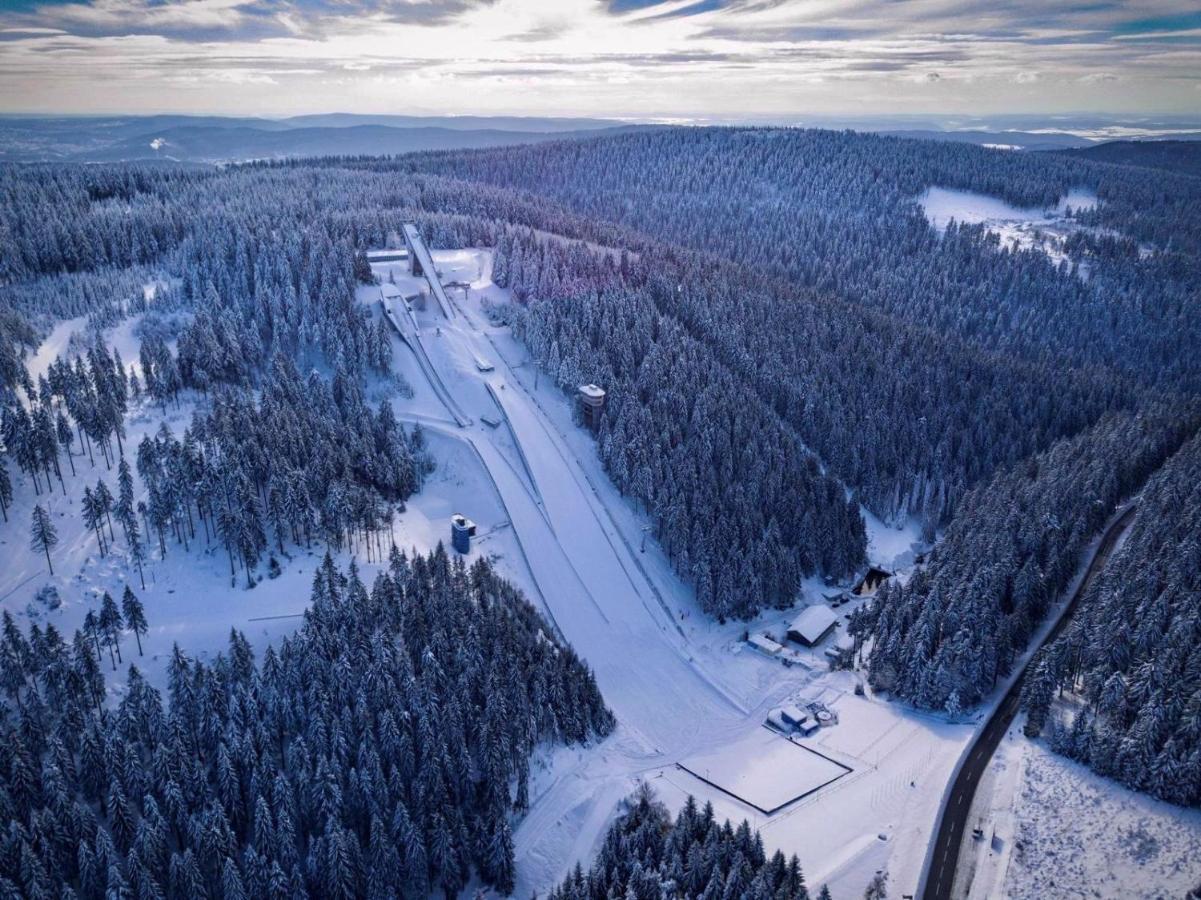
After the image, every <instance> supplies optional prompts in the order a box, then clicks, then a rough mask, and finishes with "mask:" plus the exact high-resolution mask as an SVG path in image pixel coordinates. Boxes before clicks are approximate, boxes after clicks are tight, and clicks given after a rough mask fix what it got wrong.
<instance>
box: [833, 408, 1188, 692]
mask: <svg viewBox="0 0 1201 900" xmlns="http://www.w3.org/2000/svg"><path fill="white" fill-rule="evenodd" d="M1199 422H1201V418H1199V414H1198V411H1197V410H1196V408H1195V407H1190V408H1188V410H1187V411H1186V410H1185V409H1184V408H1182V407H1179V406H1174V405H1172V406H1169V405H1156V406H1153V407H1151V408H1150V409H1149V410H1148V411H1146V412H1144V413H1142V414H1140V415H1138V416H1132V415H1128V414H1120V415H1115V416H1111V417H1107V418H1105V419H1103V420H1102V421H1101V422H1100V423H1099V424H1098V425H1096V426H1095V427H1093V428H1092V429H1090V430H1089V431H1087V432H1085V433H1083V434H1081V435H1079V436H1077V437H1074V438H1070V439H1068V440H1064V441H1061V442H1059V443H1057V444H1055V445H1054V446H1052V447H1051V448H1050V449H1049V450H1047V451H1046V452H1044V453H1040V454H1038V455H1037V456H1034V457H1032V458H1031V459H1029V460H1026V461H1025V462H1023V463H1019V464H1018V465H1016V466H1014V467H1012V468H1010V469H1006V470H1004V471H1002V472H1001V473H999V474H998V475H997V477H996V478H994V479H993V480H992V481H991V482H989V483H988V484H987V485H984V486H982V487H980V488H978V489H977V490H976V491H974V492H973V493H972V494H970V495H969V496H968V497H967V498H966V499H965V500H964V504H963V506H964V509H963V512H961V513H960V515H958V516H957V517H956V518H955V520H954V521H953V522H952V523H951V525H950V527H949V528H948V529H947V533H946V536H945V538H944V539H943V541H942V542H941V543H940V544H939V546H938V547H937V548H936V549H935V551H934V553H933V554H932V557H931V559H930V562H929V564H928V565H927V566H925V567H923V568H922V569H920V570H919V571H918V572H917V573H916V574H915V575H914V576H913V578H912V579H911V580H910V581H909V583H908V584H906V585H903V586H902V585H899V584H898V585H892V584H889V585H886V586H885V587H884V588H883V590H882V592H881V596H880V597H879V598H878V600H877V602H876V603H875V604H874V605H873V607H872V609H871V611H870V612H869V613H867V614H865V615H864V616H863V617H862V620H861V621H860V622H858V623H856V624H857V630H859V631H860V632H861V633H862V634H868V635H870V636H871V638H872V640H873V643H874V646H873V649H872V652H871V656H870V663H869V668H868V671H869V673H870V676H871V679H872V682H873V683H874V684H875V685H876V686H877V687H880V688H883V689H887V690H889V691H892V692H893V693H895V694H896V695H898V696H900V697H904V698H906V699H908V700H911V701H912V702H913V703H915V704H917V705H918V706H921V707H925V708H927V709H939V708H945V709H947V710H948V711H950V712H952V713H953V714H958V713H959V712H961V711H962V710H963V709H965V708H967V707H969V706H973V705H975V704H976V703H978V702H979V701H980V700H981V699H982V698H983V697H984V696H985V695H986V694H987V693H989V691H991V690H992V688H993V687H994V686H995V685H996V683H997V681H998V679H1000V678H1003V677H1004V676H1006V675H1008V674H1009V672H1010V671H1011V667H1012V665H1013V662H1014V660H1015V659H1016V658H1017V657H1018V656H1020V655H1021V653H1022V651H1023V650H1024V649H1025V648H1026V646H1027V645H1028V644H1029V641H1030V638H1031V636H1032V635H1033V633H1034V632H1035V630H1036V629H1037V626H1038V625H1039V623H1041V622H1042V621H1043V618H1044V616H1045V615H1046V613H1047V609H1048V607H1049V605H1050V604H1051V603H1053V602H1054V601H1056V600H1057V599H1058V598H1059V597H1060V595H1061V593H1062V592H1063V590H1064V589H1065V588H1066V587H1067V586H1068V582H1069V581H1070V580H1071V578H1072V576H1073V575H1074V574H1075V572H1076V569H1077V567H1078V565H1079V560H1080V554H1081V552H1082V550H1083V549H1084V547H1085V545H1086V544H1088V542H1089V541H1090V540H1092V538H1093V537H1094V536H1095V535H1097V534H1098V533H1100V531H1101V529H1102V527H1103V526H1104V524H1105V522H1106V520H1107V519H1108V518H1109V517H1110V516H1111V515H1112V513H1113V511H1114V509H1115V507H1116V506H1117V504H1118V503H1119V502H1120V501H1121V500H1122V499H1123V498H1127V497H1130V496H1131V495H1132V494H1134V493H1135V492H1137V491H1138V490H1139V488H1141V487H1142V485H1143V484H1144V483H1145V481H1146V480H1147V478H1148V476H1149V475H1151V473H1153V472H1154V471H1155V470H1156V469H1158V468H1159V467H1160V466H1162V465H1163V464H1164V461H1165V460H1166V459H1167V458H1168V457H1169V456H1171V455H1172V454H1173V453H1174V452H1175V451H1176V450H1177V449H1178V448H1179V447H1180V445H1181V444H1182V443H1184V442H1185V441H1186V440H1188V438H1189V437H1190V436H1191V435H1193V434H1195V433H1196V430H1197V426H1198V423H1199Z"/></svg>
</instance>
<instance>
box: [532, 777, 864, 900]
mask: <svg viewBox="0 0 1201 900" xmlns="http://www.w3.org/2000/svg"><path fill="white" fill-rule="evenodd" d="M665 895H667V896H680V897H705V898H710V897H730V898H733V897H739V898H746V900H772V898H774V900H809V898H810V897H815V898H816V900H830V892H829V891H828V890H827V889H826V887H825V886H824V885H823V886H822V887H821V888H820V889H818V890H816V892H813V893H811V892H810V890H809V887H808V885H806V884H805V875H804V872H803V871H802V870H801V864H800V861H799V860H798V859H797V858H796V856H793V857H791V858H789V859H785V858H784V854H783V853H781V852H780V851H778V850H777V851H776V852H775V853H774V854H772V855H770V856H768V854H767V853H766V852H765V851H764V849H763V840H762V838H760V837H759V835H758V834H756V833H755V832H754V831H752V830H751V827H750V826H749V825H748V824H747V822H746V821H745V820H743V822H742V823H741V824H740V825H738V826H737V827H735V826H733V825H731V823H730V821H729V820H728V819H727V820H726V821H725V822H718V821H717V819H716V818H715V816H714V814H713V807H712V806H710V805H709V804H706V805H705V806H704V807H700V806H698V805H697V803H696V800H695V799H694V798H693V797H689V798H688V800H687V802H686V803H685V804H684V807H683V808H682V809H681V810H680V813H679V815H678V816H676V817H675V819H674V820H673V819H672V817H671V814H670V813H669V812H668V810H667V808H666V807H665V806H664V805H663V804H662V803H660V802H659V801H658V800H656V799H655V796H654V794H653V792H652V791H651V790H650V789H649V788H646V787H643V788H642V789H640V790H639V792H638V793H637V795H636V796H634V797H631V798H630V799H629V800H628V801H626V809H625V811H624V813H623V814H622V815H621V817H620V818H618V820H617V821H616V822H614V823H613V824H612V825H611V826H610V828H609V832H608V834H606V835H605V841H604V844H603V845H602V846H601V848H600V851H599V853H598V854H597V857H596V861H595V862H594V863H593V865H592V867H591V868H590V869H589V870H588V871H587V872H585V871H584V870H583V868H582V867H581V866H577V867H576V869H575V871H574V872H572V874H571V875H569V876H568V877H567V878H566V879H565V880H564V882H563V883H562V884H561V885H559V886H558V887H557V888H555V889H554V890H553V891H551V892H550V894H549V895H548V900H593V898H597V897H628V898H636V900H656V898H659V897H663V896H665ZM870 896H873V895H869V897H870Z"/></svg>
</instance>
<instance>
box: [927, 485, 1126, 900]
mask: <svg viewBox="0 0 1201 900" xmlns="http://www.w3.org/2000/svg"><path fill="white" fill-rule="evenodd" d="M1136 508H1137V507H1136V506H1134V505H1133V504H1132V505H1131V506H1130V507H1129V508H1128V509H1127V510H1126V511H1125V512H1123V513H1122V514H1121V515H1120V516H1118V518H1117V519H1115V520H1114V522H1113V523H1112V524H1111V525H1110V526H1109V530H1108V531H1106V532H1105V536H1104V537H1103V538H1102V539H1101V543H1100V544H1099V545H1098V547H1097V551H1096V553H1094V554H1093V558H1092V561H1091V562H1090V563H1089V566H1088V572H1087V573H1086V574H1085V576H1084V578H1083V579H1081V581H1080V584H1079V586H1078V587H1077V588H1076V591H1075V593H1074V594H1072V596H1071V599H1070V600H1069V601H1068V606H1067V609H1065V610H1064V613H1063V615H1062V616H1061V617H1060V619H1059V621H1058V622H1056V623H1055V627H1054V628H1052V629H1051V631H1050V632H1049V633H1048V634H1047V637H1046V638H1045V639H1044V640H1043V644H1042V645H1043V646H1045V645H1046V644H1049V643H1050V642H1051V641H1053V640H1055V638H1057V637H1059V635H1060V633H1062V631H1063V629H1064V628H1065V627H1066V626H1067V624H1068V622H1069V621H1070V620H1071V618H1072V614H1073V613H1074V612H1075V611H1076V604H1077V603H1078V602H1079V600H1080V598H1081V597H1082V596H1083V595H1084V592H1085V590H1086V589H1087V588H1088V586H1089V584H1090V583H1091V582H1092V580H1093V577H1094V576H1095V575H1096V574H1097V573H1098V572H1099V571H1101V569H1102V568H1104V566H1105V561H1106V560H1107V559H1108V558H1109V554H1110V553H1112V552H1113V548H1114V546H1115V545H1116V544H1117V541H1118V538H1119V537H1121V535H1122V532H1123V531H1125V530H1126V527H1127V526H1128V525H1129V524H1130V520H1131V519H1132V518H1133V516H1134V511H1135V509H1136ZM1031 658H1033V654H1032V656H1031ZM1025 680H1026V672H1025V670H1023V671H1022V673H1021V674H1020V675H1019V676H1018V678H1017V680H1016V681H1014V683H1013V686H1012V687H1011V688H1010V689H1009V691H1008V692H1007V693H1006V694H1005V699H1004V700H1002V701H1001V703H1000V705H999V706H998V707H997V709H996V710H995V711H994V712H993V714H992V717H991V718H990V719H989V720H988V724H987V725H985V726H984V731H983V732H981V734H980V737H979V739H978V740H977V741H976V743H975V745H974V746H973V747H972V752H971V754H970V755H969V756H968V758H967V761H966V762H965V763H964V764H963V768H962V769H960V770H959V775H958V776H956V778H955V784H954V786H953V787H952V788H951V793H950V794H949V795H948V797H947V802H946V806H944V807H943V811H942V817H941V819H940V820H939V823H938V837H937V838H936V841H935V844H934V853H933V855H932V856H931V858H930V875H929V877H928V878H927V879H926V890H925V893H924V894H922V900H950V898H951V890H952V888H953V887H954V886H955V867H956V865H957V863H958V862H959V849H960V846H961V845H962V843H963V836H964V833H965V832H966V830H967V821H968V813H969V811H970V810H971V808H972V798H973V797H974V796H975V795H976V786H977V785H978V784H979V783H980V776H981V775H983V774H984V770H985V769H986V768H988V763H989V760H991V759H992V755H993V753H995V752H996V749H997V747H998V746H999V745H1000V743H1001V738H1003V737H1004V736H1005V732H1006V731H1007V730H1008V729H1009V726H1010V725H1011V724H1013V720H1014V717H1015V716H1016V715H1017V713H1018V707H1019V706H1020V702H1021V694H1022V684H1023V683H1024V682H1025Z"/></svg>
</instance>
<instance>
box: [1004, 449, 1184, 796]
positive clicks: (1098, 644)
mask: <svg viewBox="0 0 1201 900" xmlns="http://www.w3.org/2000/svg"><path fill="white" fill-rule="evenodd" d="M1199 598H1201V439H1194V440H1193V441H1191V442H1189V443H1188V444H1186V445H1185V446H1184V447H1183V448H1182V449H1181V450H1180V452H1179V453H1177V454H1176V456H1175V457H1173V458H1172V459H1171V460H1170V461H1169V462H1168V463H1167V465H1165V466H1164V467H1163V470H1162V471H1161V472H1160V473H1159V474H1157V475H1156V476H1155V478H1154V479H1153V480H1152V482H1151V483H1150V484H1149V485H1148V486H1147V489H1146V490H1145V491H1144V492H1143V496H1142V499H1141V501H1140V502H1139V508H1138V512H1137V513H1136V515H1135V518H1134V521H1133V523H1132V524H1131V528H1130V533H1129V536H1128V537H1127V538H1126V541H1125V543H1124V544H1123V545H1122V547H1121V548H1120V549H1119V550H1118V551H1117V552H1115V553H1114V554H1113V556H1112V557H1110V559H1109V562H1108V563H1107V564H1106V566H1105V568H1104V570H1103V571H1102V572H1101V575H1100V577H1099V578H1097V579H1096V580H1095V581H1094V582H1093V584H1092V585H1091V586H1090V587H1089V591H1088V594H1087V595H1086V597H1085V599H1084V602H1083V603H1082V604H1081V610H1080V613H1079V615H1078V616H1077V617H1076V619H1075V620H1074V621H1073V622H1072V624H1071V626H1070V627H1069V628H1068V629H1067V630H1066V631H1064V633H1063V634H1062V635H1061V636H1060V638H1059V639H1058V640H1057V641H1056V642H1055V643H1054V644H1052V645H1051V646H1050V647H1048V648H1047V649H1046V650H1045V651H1044V652H1043V654H1042V656H1041V658H1040V659H1039V660H1038V662H1037V664H1036V665H1035V668H1034V673H1033V675H1032V676H1031V677H1030V678H1029V679H1028V681H1027V686H1026V690H1025V693H1024V695H1023V701H1024V703H1025V706H1026V708H1027V710H1028V711H1029V718H1028V724H1027V732H1028V733H1030V734H1038V733H1040V732H1041V731H1043V730H1044V729H1045V730H1046V732H1047V733H1048V736H1049V738H1050V742H1051V746H1052V747H1053V748H1054V749H1056V750H1058V751H1059V752H1060V753H1064V754H1066V755H1068V756H1070V757H1072V758H1073V759H1077V760H1079V761H1081V762H1083V763H1085V764H1087V765H1089V766H1091V767H1092V768H1093V769H1095V770H1096V771H1098V772H1100V773H1101V774H1102V775H1108V776H1109V777H1111V778H1116V779H1117V780H1119V781H1121V782H1122V783H1123V784H1126V785H1128V786H1130V787H1132V788H1135V789H1136V790H1143V791H1148V792H1150V793H1152V794H1154V795H1155V796H1156V797H1159V798H1160V799H1162V800H1167V801H1169V802H1171V803H1179V804H1182V805H1185V806H1198V807H1201V600H1199ZM1059 691H1067V692H1068V694H1067V699H1068V701H1069V702H1064V703H1056V702H1055V700H1056V696H1057V693H1058V692H1059Z"/></svg>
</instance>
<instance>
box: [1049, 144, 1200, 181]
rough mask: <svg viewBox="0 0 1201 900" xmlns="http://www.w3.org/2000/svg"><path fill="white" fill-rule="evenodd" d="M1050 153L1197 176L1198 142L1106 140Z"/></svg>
mask: <svg viewBox="0 0 1201 900" xmlns="http://www.w3.org/2000/svg"><path fill="white" fill-rule="evenodd" d="M1054 152H1056V153H1058V154H1059V155H1061V156H1068V157H1073V158H1075V159H1087V160H1092V161H1095V162H1107V163H1119V164H1121V165H1125V166H1143V167H1145V168H1148V169H1163V170H1164V171H1167V172H1178V173H1180V174H1181V175H1196V176H1201V141H1107V142H1106V143H1104V144H1097V145H1096V146H1095V147H1080V148H1076V149H1071V150H1057V151H1054Z"/></svg>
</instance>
